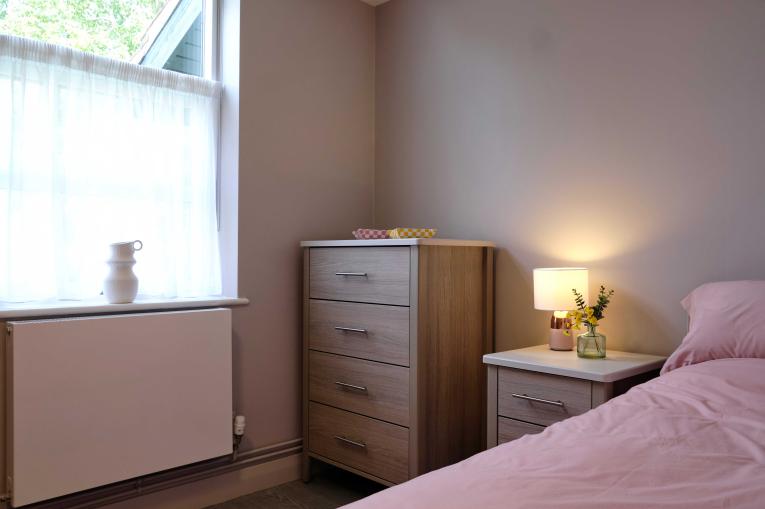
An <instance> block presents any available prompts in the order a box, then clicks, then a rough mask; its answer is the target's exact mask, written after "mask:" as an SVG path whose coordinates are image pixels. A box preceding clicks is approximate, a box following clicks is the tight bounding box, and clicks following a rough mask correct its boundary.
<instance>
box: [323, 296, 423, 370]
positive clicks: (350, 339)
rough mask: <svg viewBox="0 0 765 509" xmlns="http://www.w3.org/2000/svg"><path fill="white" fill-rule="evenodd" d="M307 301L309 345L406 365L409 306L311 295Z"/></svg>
mask: <svg viewBox="0 0 765 509" xmlns="http://www.w3.org/2000/svg"><path fill="white" fill-rule="evenodd" d="M308 305H309V334H308V347H309V348H312V349H314V350H321V351H323V352H331V353H336V354H340V355H348V356H351V357H359V358H361V359H369V360H372V361H380V362H387V363H389V364H398V365H400V366H409V308H405V307H399V306H382V305H378V304H357V303H354V302H334V301H330V300H313V299H312V300H311V301H310V302H309V304H308ZM347 329H351V330H347ZM353 329H356V330H353Z"/></svg>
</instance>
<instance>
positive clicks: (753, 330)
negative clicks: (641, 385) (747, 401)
mask: <svg viewBox="0 0 765 509" xmlns="http://www.w3.org/2000/svg"><path fill="white" fill-rule="evenodd" d="M682 305H683V307H684V308H685V310H686V311H687V312H688V316H689V317H690V319H691V323H690V326H689V327H688V334H687V335H686V336H685V338H684V339H683V342H682V343H680V346H679V347H678V349H677V350H675V351H674V352H673V353H672V355H670V357H669V359H667V362H665V363H664V367H663V368H662V369H661V373H662V374H664V373H667V372H669V371H672V370H673V369H676V368H679V367H682V366H689V365H691V364H698V363H699V362H704V361H710V360H713V359H729V358H742V357H755V358H760V359H765V281H726V282H721V283H707V284H705V285H701V286H699V287H698V288H696V289H695V290H693V291H692V292H691V293H690V294H689V295H688V296H687V297H686V298H684V299H683V300H682Z"/></svg>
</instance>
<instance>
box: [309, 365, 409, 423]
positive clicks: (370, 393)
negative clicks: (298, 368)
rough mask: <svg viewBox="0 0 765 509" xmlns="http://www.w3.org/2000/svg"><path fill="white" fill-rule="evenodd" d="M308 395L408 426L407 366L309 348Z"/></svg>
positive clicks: (340, 406) (322, 401)
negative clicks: (314, 350)
mask: <svg viewBox="0 0 765 509" xmlns="http://www.w3.org/2000/svg"><path fill="white" fill-rule="evenodd" d="M309 356H310V364H309V368H308V369H309V373H310V378H309V379H310V387H309V392H310V395H309V397H310V399H311V401H317V402H319V403H324V404H327V405H331V406H334V407H337V408H342V409H344V410H350V411H351V412H355V413H357V414H363V415H366V416H369V417H374V418H375V419H381V420H383V421H388V422H392V423H394V424H400V425H401V426H409V368H402V367H401V366H391V365H389V364H381V363H379V362H371V361H364V360H361V359H352V358H350V357H341V356H339V355H333V354H330V353H322V352H309Z"/></svg>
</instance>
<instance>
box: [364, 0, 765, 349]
mask: <svg viewBox="0 0 765 509" xmlns="http://www.w3.org/2000/svg"><path fill="white" fill-rule="evenodd" d="M376 30H377V35H376V44H377V48H376V64H377V68H376V112H377V113H376V146H377V151H376V180H375V184H376V185H375V203H376V209H375V219H376V222H377V224H378V225H380V226H395V225H413V226H435V227H439V228H440V229H441V234H443V235H444V236H449V237H463V238H485V239H491V240H494V241H496V242H497V244H498V246H499V248H500V250H499V253H498V260H497V280H496V294H497V300H496V306H497V313H496V316H497V347H498V348H499V349H508V348H512V347H519V346H525V345H531V344H536V343H541V342H543V341H544V338H545V327H546V322H547V313H546V312H542V311H534V310H533V309H532V308H533V301H532V287H531V269H532V268H533V267H539V266H556V265H557V266H560V265H568V264H577V265H579V264H581V265H584V266H587V267H590V268H591V273H590V275H591V281H592V282H593V284H597V283H599V282H601V281H603V282H606V283H607V284H608V285H609V286H613V287H614V288H615V289H616V292H617V293H616V297H615V299H614V303H613V308H612V312H611V313H609V314H608V317H607V319H606V320H605V322H604V327H603V329H604V332H606V333H607V334H609V345H610V346H612V347H617V348H623V349H631V350H635V351H645V352H657V353H662V352H664V353H667V352H670V351H671V350H672V349H673V348H674V347H675V346H676V345H677V344H678V342H679V340H680V339H681V337H682V334H683V331H684V329H685V325H686V317H685V314H684V312H683V310H682V309H681V307H680V305H679V300H680V299H681V298H682V297H683V296H684V295H685V294H686V293H687V292H688V291H690V290H691V289H693V288H694V287H695V286H697V285H698V284H700V283H703V282H706V281H711V280H723V279H737V278H760V279H763V278H765V241H764V240H763V238H764V236H763V231H764V230H763V225H765V198H763V189H765V135H764V134H763V133H765V58H764V56H763V55H764V53H763V51H765V2H762V1H759V0H725V1H721V0H673V1H645V0H617V1H614V0H576V1H563V0H534V1H528V0H470V1H468V0H463V1H444V0H391V1H390V2H388V3H386V4H383V5H382V6H380V7H378V8H377V9H376ZM577 227H578V228H579V230H577V229H576V228H577Z"/></svg>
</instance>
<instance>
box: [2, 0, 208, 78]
mask: <svg viewBox="0 0 765 509" xmlns="http://www.w3.org/2000/svg"><path fill="white" fill-rule="evenodd" d="M214 17H215V9H214V0H73V1H51V0H0V33H5V34H9V35H16V36H19V37H25V38H29V39H35V40H39V41H43V42H48V43H51V44H56V45H59V46H67V47H70V48H73V49H78V50H81V51H85V52H88V53H93V54H96V55H100V56H104V57H108V58H114V59H116V60H125V61H129V62H133V63H136V64H141V65H146V66H148V67H155V68H160V69H168V70H171V71H176V72H181V73H184V74H191V75H194V76H205V77H208V78H209V77H212V63H213V62H212V61H211V59H210V57H211V55H212V51H211V49H212V48H211V46H212V42H213V40H214V36H215V19H214Z"/></svg>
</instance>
